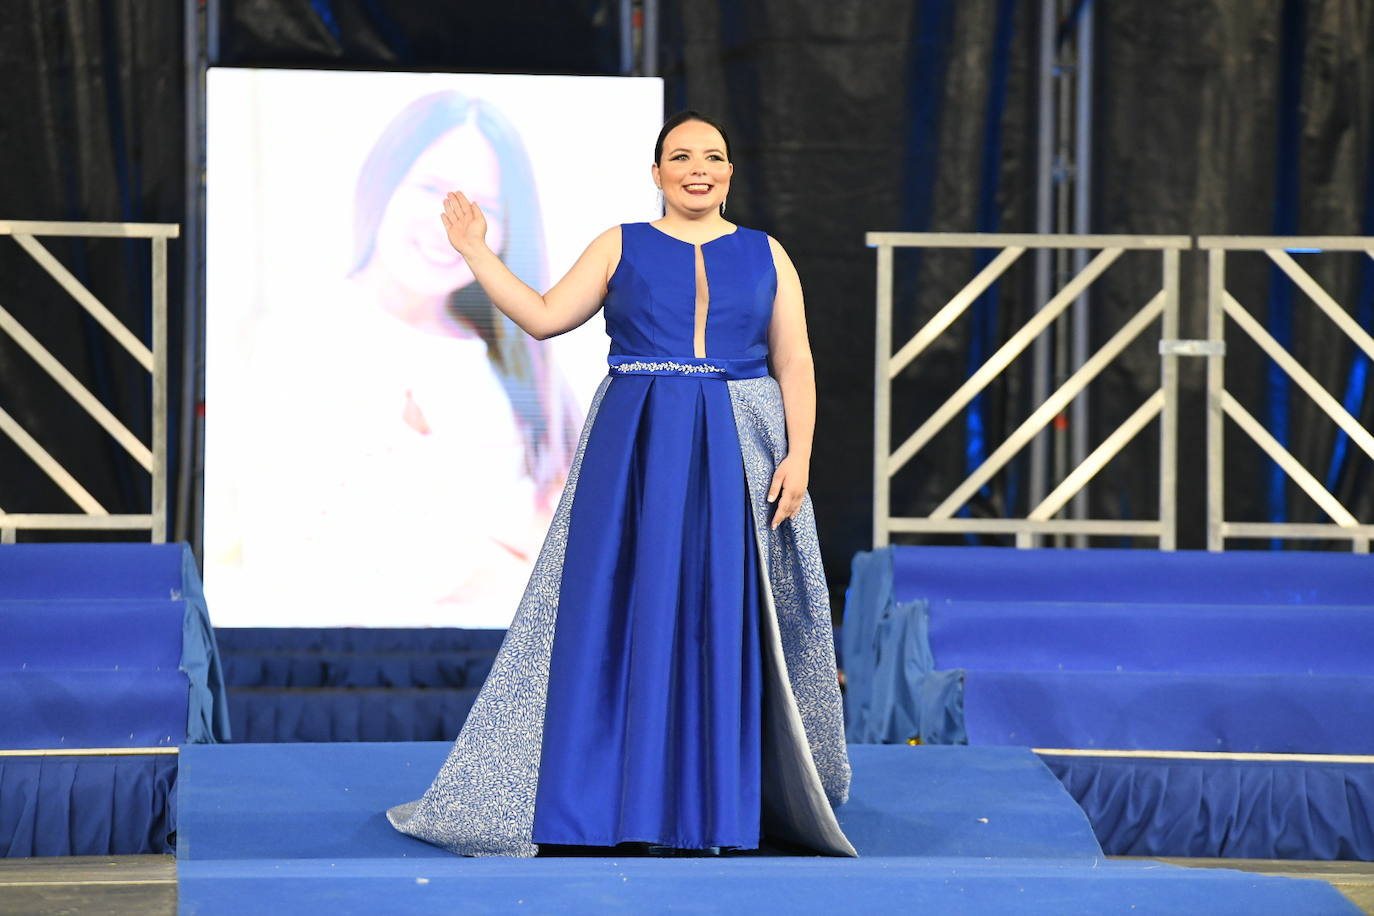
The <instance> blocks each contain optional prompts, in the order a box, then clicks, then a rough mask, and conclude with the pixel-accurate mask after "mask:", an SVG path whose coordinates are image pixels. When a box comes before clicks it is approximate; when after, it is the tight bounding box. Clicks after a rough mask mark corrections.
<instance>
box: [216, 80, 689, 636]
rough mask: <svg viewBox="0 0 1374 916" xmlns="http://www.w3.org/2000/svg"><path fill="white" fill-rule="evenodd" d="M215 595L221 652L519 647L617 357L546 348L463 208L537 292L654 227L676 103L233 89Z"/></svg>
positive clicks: (575, 336)
mask: <svg viewBox="0 0 1374 916" xmlns="http://www.w3.org/2000/svg"><path fill="white" fill-rule="evenodd" d="M208 79H209V85H208V107H207V112H208V125H207V129H208V160H207V170H206V186H207V196H208V199H207V227H206V249H207V252H206V259H207V264H206V285H207V313H208V314H207V322H206V389H207V394H206V420H205V425H206V460H205V559H204V565H205V570H204V573H205V585H206V593H207V598H208V600H209V605H210V611H211V616H212V618H213V620H214V622H215V624H216V625H218V626H304V627H314V626H388V627H413V626H459V627H504V626H506V625H508V624H509V622H510V619H511V616H512V614H513V613H514V611H515V609H516V606H517V605H518V603H519V600H520V596H521V594H522V592H523V590H524V586H525V582H526V580H527V579H528V577H529V573H530V569H531V566H532V564H533V560H534V558H535V556H536V554H537V552H538V549H539V547H540V544H541V543H542V541H543V538H544V534H545V531H546V529H547V527H548V524H549V520H550V518H551V517H552V514H553V511H554V508H555V507H556V505H557V502H558V498H559V495H560V493H561V491H562V486H563V482H564V480H565V478H566V475H567V471H568V465H569V462H570V460H571V457H572V451H573V448H574V447H575V446H576V443H577V437H578V434H579V432H580V429H581V425H582V422H583V419H584V417H585V415H586V411H587V407H588V404H589V402H590V400H591V397H592V395H593V393H594V392H595V390H596V386H597V384H598V383H599V382H600V380H601V378H602V377H603V376H604V375H605V373H606V351H607V345H608V341H607V338H606V334H605V322H604V320H603V319H602V317H601V316H600V315H597V316H596V317H594V318H593V319H592V320H591V321H590V322H588V323H587V324H586V325H584V326H583V327H581V328H579V329H577V330H576V331H573V332H570V333H568V334H565V335H563V336H561V337H557V338H554V339H551V340H548V341H536V340H534V339H532V338H530V337H529V336H528V335H526V334H524V333H523V332H522V331H520V330H519V329H518V328H517V327H515V326H514V324H512V323H511V322H510V321H509V320H508V319H506V318H505V317H504V316H503V315H501V314H500V313H499V312H498V311H497V310H496V309H495V308H494V306H492V304H491V302H490V300H489V299H488V298H487V297H486V295H485V294H484V293H483V292H482V289H481V287H480V286H478V285H477V284H476V283H475V282H474V281H473V277H472V274H471V273H470V272H469V270H468V268H467V265H466V264H465V263H464V262H463V260H462V259H461V258H460V257H459V256H458V255H457V253H456V252H454V251H453V249H452V248H451V247H450V246H449V244H448V242H447V239H446V238H445V234H444V229H443V225H442V223H441V222H440V219H439V213H440V211H441V202H442V199H443V195H444V194H445V193H446V192H447V191H449V190H451V189H458V190H462V191H464V192H465V193H466V194H467V195H468V196H469V197H472V198H473V199H475V200H477V201H478V202H479V203H480V204H481V205H482V207H483V209H484V211H485V212H486V214H487V217H488V223H489V226H490V228H489V233H488V243H489V244H490V245H491V246H492V248H493V250H496V251H498V252H499V253H500V255H501V257H502V259H503V260H504V261H505V263H506V264H507V265H508V266H509V267H510V268H511V269H512V270H513V271H514V272H515V273H516V274H518V275H519V276H520V277H521V278H522V279H524V280H525V281H526V282H527V283H529V284H530V285H531V286H533V287H534V288H535V289H538V290H539V291H541V292H543V291H545V290H547V289H548V288H549V287H550V286H552V285H553V283H554V282H556V281H557V280H558V278H559V277H561V276H562V275H563V273H564V272H565V271H566V270H567V269H568V268H569V267H570V266H571V265H572V263H573V262H574V261H575V260H576V259H577V256H578V255H579V254H581V252H582V250H583V249H584V248H585V247H586V245H587V244H588V243H589V242H590V241H591V240H592V239H593V238H595V237H596V236H597V235H598V234H599V233H600V232H602V231H604V230H605V229H606V228H608V227H610V226H613V225H616V224H617V223H622V222H631V221H636V220H645V219H653V218H655V217H656V216H657V215H658V210H657V199H656V195H655V190H654V186H653V183H652V181H651V179H650V175H649V167H650V164H651V163H652V160H653V142H654V137H655V135H656V133H657V131H658V127H659V125H660V123H661V122H662V114H663V90H662V83H661V81H660V80H657V79H620V78H601V77H566V76H515V75H505V76H500V75H474V74H463V75H457V74H414V73H355V72H337V71H331V72H323V71H302V70H245V69H215V70H211V71H210V73H209V77H208Z"/></svg>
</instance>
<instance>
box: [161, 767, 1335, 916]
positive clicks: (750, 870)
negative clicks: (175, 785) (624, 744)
mask: <svg viewBox="0 0 1374 916" xmlns="http://www.w3.org/2000/svg"><path fill="white" fill-rule="evenodd" d="M449 747H450V745H449V744H448V743H446V742H442V743H407V744H351V745H349V744H334V745H217V746H197V747H189V748H186V749H184V754H185V757H184V759H183V761H182V773H181V808H182V810H181V821H182V828H181V835H180V842H179V844H178V845H179V848H178V862H177V872H178V878H179V906H180V910H181V912H184V913H188V914H199V916H207V914H215V913H233V914H253V913H282V912H316V911H325V910H327V911H328V912H330V913H332V914H336V916H342V914H349V913H377V912H386V913H433V912H458V911H461V912H464V913H507V912H514V911H517V910H518V911H528V912H558V913H597V914H602V913H636V914H637V913H645V912H664V911H666V910H668V909H672V910H674V911H676V910H677V909H682V910H683V911H687V910H692V911H697V910H702V911H707V910H709V911H711V912H760V913H764V912H788V913H835V912H889V911H895V910H897V909H900V910H902V911H917V910H922V911H929V912H938V913H966V914H985V913H986V914H1002V913H1009V912H1015V913H1027V914H1054V916H1063V914H1097V913H1104V912H1132V913H1185V912H1187V913H1197V912H1205V913H1209V914H1229V913H1235V914H1245V916H1258V914H1280V913H1283V914H1287V913H1326V914H1355V913H1358V912H1359V911H1358V909H1356V908H1355V907H1353V906H1352V905H1351V904H1350V903H1349V902H1348V901H1346V900H1345V899H1344V898H1343V897H1342V896H1341V895H1340V893H1339V892H1337V891H1336V890H1335V889H1334V888H1333V887H1331V886H1330V885H1328V884H1325V883H1324V882H1318V881H1306V880H1294V879H1288V878H1270V877H1264V876H1259V875H1250V874H1244V873H1239V872H1233V871H1228V870H1224V869H1186V868H1177V867H1173V866H1167V865H1162V864H1159V863H1134V862H1132V863H1124V862H1111V861H1107V860H1105V859H1104V858H1103V856H1102V853H1101V850H1100V848H1099V846H1098V844H1097V842H1096V840H1095V839H1094V838H1093V835H1092V832H1091V830H1090V828H1089V825H1088V823H1087V819H1086V818H1085V817H1084V815H1083V813H1082V812H1081V811H1080V810H1079V809H1078V808H1077V807H1076V806H1075V805H1074V804H1073V802H1072V800H1071V799H1070V798H1069V797H1068V795H1067V793H1066V792H1065V790H1064V788H1063V786H1062V785H1061V784H1060V783H1059V782H1058V780H1056V779H1055V778H1054V776H1053V775H1052V774H1051V773H1049V772H1048V770H1047V769H1046V767H1045V766H1044V765H1043V764H1042V763H1041V762H1040V761H1038V760H1037V758H1036V757H1035V756H1034V755H1032V754H1031V753H1029V752H1028V751H1026V750H1025V749H1023V748H979V747H919V748H907V747H890V746H889V747H880V746H866V747H860V746H856V747H852V748H851V749H850V752H851V759H852V763H853V767H854V793H853V795H852V797H851V800H850V802H849V803H848V804H846V805H844V806H842V807H841V808H840V809H839V810H838V814H839V817H840V821H841V824H842V826H843V827H844V829H845V831H846V833H847V834H848V835H849V837H850V838H851V839H852V840H853V841H854V844H855V846H856V848H857V849H858V850H859V852H860V858H857V859H849V858H836V857H826V856H739V857H731V858H723V859H643V858H640V859H633V858H618V857H614V856H598V857H592V858H583V857H551V858H539V859H509V858H492V859H469V858H460V857H457V856H452V855H449V854H448V853H446V852H444V851H443V850H440V849H437V848H435V847H433V846H429V845H427V844H425V843H422V842H420V841H419V840H415V839H413V838H410V837H407V836H404V835H402V834H400V833H398V832H396V831H395V830H393V829H392V828H391V827H390V825H389V824H388V823H387V822H386V819H385V817H384V816H383V814H382V811H383V810H384V809H385V808H386V807H387V806H389V805H391V804H394V803H395V802H396V801H397V800H398V799H407V798H412V797H415V796H417V795H418V794H419V793H420V792H422V791H423V790H424V788H425V786H427V785H428V783H429V780H430V779H431V778H432V776H433V773H434V771H435V769H436V768H437V767H438V766H439V765H440V764H441V763H442V762H443V760H444V757H445V755H446V754H447V753H448V750H449Z"/></svg>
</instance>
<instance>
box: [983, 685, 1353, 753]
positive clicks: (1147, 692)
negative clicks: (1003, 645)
mask: <svg viewBox="0 0 1374 916" xmlns="http://www.w3.org/2000/svg"><path fill="white" fill-rule="evenodd" d="M964 725H965V728H966V729H967V731H968V739H969V743H970V744H985V745H986V744H1015V745H1022V746H1030V747H1047V748H1104V749H1154V750H1196V751H1247V752H1248V751H1262V752H1270V753H1305V754H1374V677H1359V676H1338V675H1289V674H1274V675H1217V674H1189V673H1156V672H1149V673H1147V672H1130V671H1127V672H1114V671H1112V672H1095V671H982V670H970V671H966V672H965V674H964Z"/></svg>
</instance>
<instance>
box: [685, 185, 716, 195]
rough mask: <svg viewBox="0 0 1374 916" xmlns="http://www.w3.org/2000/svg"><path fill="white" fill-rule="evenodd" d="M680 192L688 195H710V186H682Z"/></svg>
mask: <svg viewBox="0 0 1374 916" xmlns="http://www.w3.org/2000/svg"><path fill="white" fill-rule="evenodd" d="M682 190H684V191H686V192H687V193H688V194H710V193H711V186H710V185H709V184H685V185H683V186H682Z"/></svg>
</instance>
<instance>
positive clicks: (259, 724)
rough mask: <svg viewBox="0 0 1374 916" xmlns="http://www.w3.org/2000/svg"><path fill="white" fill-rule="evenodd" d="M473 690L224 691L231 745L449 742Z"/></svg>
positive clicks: (467, 709)
mask: <svg viewBox="0 0 1374 916" xmlns="http://www.w3.org/2000/svg"><path fill="white" fill-rule="evenodd" d="M477 692H478V688H476V687H466V688H458V689H433V690H399V689H383V690H369V689H352V688H343V689H318V690H315V689H278V688H236V689H231V690H230V691H229V717H230V723H231V727H232V733H233V736H234V741H235V742H236V743H243V742H267V743H273V742H291V741H310V742H322V741H452V740H453V739H454V738H456V737H457V736H458V731H459V729H461V728H462V727H463V722H464V721H465V720H466V719H467V715H468V711H469V710H470V709H471V708H472V704H473V701H474V700H475V699H476V698H477Z"/></svg>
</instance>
